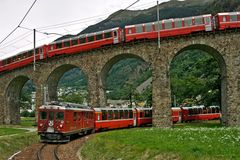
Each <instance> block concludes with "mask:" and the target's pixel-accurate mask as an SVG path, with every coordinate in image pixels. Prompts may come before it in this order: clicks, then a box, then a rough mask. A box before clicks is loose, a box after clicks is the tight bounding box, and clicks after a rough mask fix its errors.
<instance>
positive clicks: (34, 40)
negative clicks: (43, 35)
mask: <svg viewBox="0 0 240 160" xmlns="http://www.w3.org/2000/svg"><path fill="white" fill-rule="evenodd" d="M35 63H36V29H33V71H35V70H36V66H35Z"/></svg>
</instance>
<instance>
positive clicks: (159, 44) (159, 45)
mask: <svg viewBox="0 0 240 160" xmlns="http://www.w3.org/2000/svg"><path fill="white" fill-rule="evenodd" d="M157 21H158V52H159V53H160V47H161V43H160V21H159V3H158V0H157Z"/></svg>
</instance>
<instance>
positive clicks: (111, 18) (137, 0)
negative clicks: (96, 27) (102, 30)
mask: <svg viewBox="0 0 240 160" xmlns="http://www.w3.org/2000/svg"><path fill="white" fill-rule="evenodd" d="M139 1H140V0H137V1H135V2H134V3H132V4H130V5H129V6H128V7H126V8H124V9H123V10H121V11H120V12H118V13H117V14H115V15H114V16H112V17H111V18H110V19H113V18H114V17H116V16H118V15H120V14H122V13H123V12H124V11H125V10H127V9H128V8H130V7H132V6H133V5H134V4H136V3H137V2H139Z"/></svg>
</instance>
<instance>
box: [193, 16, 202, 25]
mask: <svg viewBox="0 0 240 160" xmlns="http://www.w3.org/2000/svg"><path fill="white" fill-rule="evenodd" d="M200 24H203V19H202V17H195V25H200Z"/></svg>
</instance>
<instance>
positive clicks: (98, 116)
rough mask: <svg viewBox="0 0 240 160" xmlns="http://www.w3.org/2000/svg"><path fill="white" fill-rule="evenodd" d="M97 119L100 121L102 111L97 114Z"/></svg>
mask: <svg viewBox="0 0 240 160" xmlns="http://www.w3.org/2000/svg"><path fill="white" fill-rule="evenodd" d="M97 120H98V121H100V113H98V114H97Z"/></svg>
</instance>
